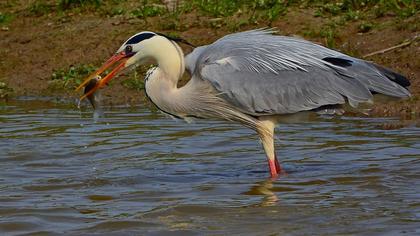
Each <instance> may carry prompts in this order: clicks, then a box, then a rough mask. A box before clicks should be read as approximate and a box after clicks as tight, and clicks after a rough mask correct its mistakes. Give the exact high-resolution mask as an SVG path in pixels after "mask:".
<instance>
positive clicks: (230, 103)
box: [79, 29, 410, 177]
mask: <svg viewBox="0 0 420 236" xmlns="http://www.w3.org/2000/svg"><path fill="white" fill-rule="evenodd" d="M273 33H274V31H273V30H271V29H257V30H250V31H245V32H239V33H233V34H229V35H226V36H224V37H222V38H220V39H219V40H217V41H215V42H214V43H212V44H210V45H205V46H200V47H197V48H195V49H194V50H193V51H192V52H191V53H190V54H188V55H187V56H186V57H185V58H184V54H183V51H182V50H181V48H180V47H179V46H178V44H177V41H180V40H179V39H175V38H173V37H168V36H165V35H163V34H159V33H154V32H150V31H144V32H140V33H137V34H135V35H133V36H132V37H130V38H129V39H128V40H127V41H125V42H124V43H123V44H122V46H121V47H120V48H119V49H118V50H117V52H116V53H115V54H114V55H113V56H112V57H111V58H110V59H109V60H108V61H107V62H106V63H105V64H104V65H103V66H102V67H101V68H100V69H98V70H97V71H96V72H95V73H93V74H92V75H91V76H89V77H88V78H87V79H86V80H85V82H84V83H82V84H81V85H80V86H79V88H82V87H83V86H85V85H86V84H87V83H88V82H89V81H90V80H91V79H92V78H94V77H97V76H99V75H100V74H101V73H103V72H104V71H105V70H106V69H107V68H109V67H110V66H112V65H115V64H118V63H117V62H120V63H119V64H118V65H116V66H115V68H114V69H113V70H112V71H111V72H110V73H109V74H107V75H106V76H105V77H103V78H102V79H100V80H99V82H98V83H97V84H96V85H95V86H94V87H93V88H92V89H90V90H89V91H88V92H87V93H86V94H85V96H83V97H82V99H83V98H84V97H86V96H89V95H92V94H93V93H94V92H95V91H96V90H97V89H98V88H101V87H103V86H104V85H105V84H107V82H108V81H109V80H110V79H111V78H113V77H114V76H115V75H116V74H118V73H119V72H120V71H122V70H123V69H124V68H128V67H132V66H136V65H139V64H144V63H145V62H147V61H149V59H153V60H154V61H155V63H156V64H157V66H156V67H153V68H151V69H150V70H149V71H148V72H147V74H146V77H145V91H146V95H147V97H148V98H149V99H150V100H151V101H152V102H153V103H154V104H155V105H156V106H157V107H158V108H159V109H160V110H162V111H163V112H165V113H167V114H170V115H172V116H175V117H178V118H184V119H188V118H189V117H198V118H213V119H214V118H217V119H224V120H227V121H231V122H238V123H240V124H243V125H245V126H246V127H248V128H251V129H253V130H254V131H256V133H257V134H258V135H259V138H260V140H261V142H262V146H263V148H264V151H265V154H266V156H267V159H268V165H269V169H270V174H271V176H272V177H276V176H278V175H279V174H281V173H283V169H282V167H281V166H280V164H279V162H278V159H277V156H276V153H275V146H274V128H275V126H276V124H277V120H276V118H275V117H276V116H279V115H284V114H292V113H297V112H302V111H314V110H317V109H322V108H324V107H331V106H340V105H343V104H349V105H350V106H352V107H357V106H358V104H359V103H366V102H372V98H373V94H376V93H378V94H384V95H388V96H392V97H396V98H407V97H409V96H410V92H409V91H408V90H407V87H408V86H409V85H410V83H409V81H408V80H407V79H406V78H405V77H404V76H402V75H400V74H398V73H396V72H393V71H391V70H390V69H387V68H385V67H382V66H379V65H376V64H374V63H371V62H368V61H365V60H362V59H357V58H354V57H351V56H348V55H346V54H343V53H340V52H338V51H335V50H332V49H329V48H326V47H323V46H321V45H318V44H315V43H312V42H309V41H306V40H304V39H299V38H293V37H286V36H278V35H274V34H273ZM185 70H187V71H188V72H189V74H190V75H191V79H190V80H189V81H188V83H187V84H185V85H184V86H182V87H178V80H179V79H180V78H181V76H182V75H183V74H184V71H185Z"/></svg>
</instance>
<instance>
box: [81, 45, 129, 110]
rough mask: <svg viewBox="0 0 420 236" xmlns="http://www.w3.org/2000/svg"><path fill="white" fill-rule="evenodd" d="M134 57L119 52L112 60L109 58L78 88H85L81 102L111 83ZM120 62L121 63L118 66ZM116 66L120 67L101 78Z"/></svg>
mask: <svg viewBox="0 0 420 236" xmlns="http://www.w3.org/2000/svg"><path fill="white" fill-rule="evenodd" d="M133 55H134V53H126V52H125V51H122V52H119V53H117V54H115V55H113V56H112V57H111V58H109V59H108V60H107V61H106V62H105V63H104V64H103V65H102V66H101V67H100V68H99V69H98V70H97V71H95V72H94V73H92V74H91V75H89V76H88V77H87V78H86V79H85V80H84V81H83V83H81V84H80V85H79V87H77V88H76V91H78V90H80V89H81V88H83V87H85V91H84V95H83V96H82V97H80V101H81V100H83V99H85V98H86V97H88V98H89V97H92V95H93V94H94V93H95V91H97V90H98V89H100V88H102V87H104V86H105V85H107V83H108V81H110V80H111V79H112V78H113V77H115V75H117V74H118V72H120V71H121V70H123V69H124V68H125V67H126V66H125V63H126V62H127V60H128V58H130V57H131V56H133ZM118 62H120V63H119V64H118ZM116 64H118V65H117V66H115V67H114V69H113V70H112V71H111V72H110V73H109V74H107V75H106V76H105V77H103V78H102V77H101V74H102V73H103V72H104V71H105V70H107V69H108V68H110V67H112V66H113V65H116ZM89 100H91V99H89ZM91 102H92V101H91Z"/></svg>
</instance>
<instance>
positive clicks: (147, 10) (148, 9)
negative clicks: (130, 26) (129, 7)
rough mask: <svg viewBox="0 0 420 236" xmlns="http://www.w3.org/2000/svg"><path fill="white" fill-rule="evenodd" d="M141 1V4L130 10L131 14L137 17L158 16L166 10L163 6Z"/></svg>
mask: <svg viewBox="0 0 420 236" xmlns="http://www.w3.org/2000/svg"><path fill="white" fill-rule="evenodd" d="M142 2H143V4H141V5H140V6H139V7H138V8H136V9H135V10H133V11H131V14H132V15H133V16H135V17H137V18H147V17H153V16H158V15H162V14H163V13H165V12H166V9H165V8H164V7H163V6H160V5H155V4H150V3H149V2H148V1H147V0H143V1H142Z"/></svg>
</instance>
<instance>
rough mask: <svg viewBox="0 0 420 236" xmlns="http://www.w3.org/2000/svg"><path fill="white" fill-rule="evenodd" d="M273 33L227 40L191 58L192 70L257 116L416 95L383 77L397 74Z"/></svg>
mask: <svg viewBox="0 0 420 236" xmlns="http://www.w3.org/2000/svg"><path fill="white" fill-rule="evenodd" d="M272 33H273V31H272V30H270V29H268V30H267V29H265V30H252V31H245V32H241V33H235V34H230V35H227V36H225V37H223V38H221V39H219V40H217V41H216V42H214V43H213V44H210V45H207V46H203V47H200V48H197V49H195V50H194V51H193V52H192V53H191V54H189V55H187V57H186V65H187V69H188V70H189V71H190V73H191V74H192V75H193V77H194V78H196V79H197V78H199V79H203V80H206V81H209V82H210V83H211V84H212V85H213V86H214V87H215V89H216V90H217V91H219V92H220V93H221V96H223V98H224V99H225V100H227V101H228V102H230V103H231V104H233V105H235V106H236V107H238V108H240V109H241V110H242V111H244V112H246V113H248V114H253V115H259V114H286V113H294V112H298V111H304V110H312V109H315V108H318V107H320V106H324V105H332V104H344V103H345V102H346V101H347V102H349V104H350V105H351V106H354V107H355V106H357V105H358V104H359V103H361V102H367V101H370V100H371V98H372V91H373V92H378V93H383V94H386V95H390V96H395V97H407V96H410V93H409V92H408V90H406V89H405V88H404V87H402V86H400V85H399V84H397V83H395V82H394V80H392V79H389V78H387V76H386V75H385V74H384V73H383V72H381V71H384V72H386V73H387V74H388V75H390V76H393V78H394V77H395V78H397V77H396V76H394V74H392V73H394V72H392V71H389V70H384V69H382V70H381V69H380V67H379V66H376V65H373V64H371V63H369V62H366V61H363V60H360V59H356V58H352V57H350V56H347V55H345V54H342V53H340V52H337V51H334V50H331V49H328V48H325V47H323V46H321V45H317V44H314V43H311V42H309V41H305V40H303V39H297V38H292V37H284V36H275V35H272ZM395 74H396V73H395ZM397 75H398V74H397ZM388 77H389V76H388ZM398 79H399V80H400V77H398ZM395 80H396V79H395Z"/></svg>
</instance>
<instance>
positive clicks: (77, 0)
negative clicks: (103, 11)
mask: <svg viewBox="0 0 420 236" xmlns="http://www.w3.org/2000/svg"><path fill="white" fill-rule="evenodd" d="M101 3H102V1H101V0H59V1H58V6H59V8H60V9H61V10H66V9H70V8H72V7H80V6H81V7H86V6H92V5H93V6H95V7H99V6H100V5H101Z"/></svg>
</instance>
